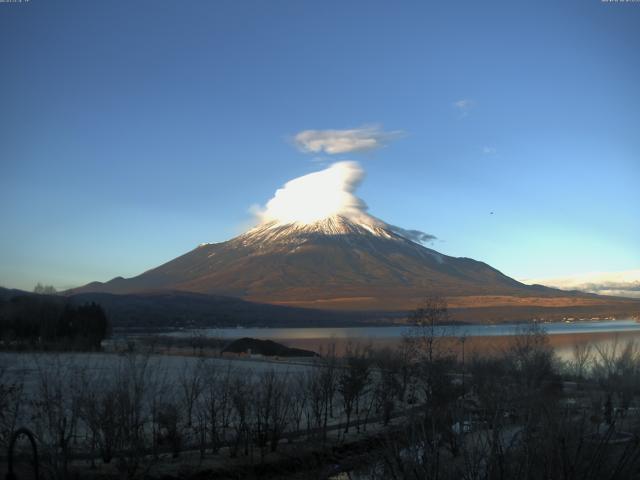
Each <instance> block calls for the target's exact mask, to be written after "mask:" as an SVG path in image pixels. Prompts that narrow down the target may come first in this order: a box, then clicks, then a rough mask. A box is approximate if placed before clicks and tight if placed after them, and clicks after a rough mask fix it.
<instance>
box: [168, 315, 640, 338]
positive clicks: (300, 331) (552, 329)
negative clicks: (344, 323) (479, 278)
mask: <svg viewBox="0 0 640 480" xmlns="http://www.w3.org/2000/svg"><path fill="white" fill-rule="evenodd" d="M542 325H543V327H544V329H545V330H546V331H547V333H549V334H551V335H565V334H576V333H599V332H607V333H612V332H640V323H638V322H636V321H635V320H631V319H629V320H594V321H581V322H572V323H566V322H555V323H544V324H542ZM519 328H522V325H521V324H500V325H447V326H440V327H436V335H446V336H453V337H459V336H463V335H464V336H467V337H493V336H505V335H515V334H516V333H517V331H518V329H519ZM411 330H412V327H410V326H396V327H338V328H333V327H331V328H209V329H205V330H201V331H200V332H201V333H203V334H205V335H206V336H210V337H219V338H239V337H251V338H260V339H269V340H287V339H322V338H358V339H367V338H372V339H375V338H401V337H403V336H404V335H407V334H409V333H410V332H411ZM172 335H191V333H184V332H177V333H173V334H172Z"/></svg>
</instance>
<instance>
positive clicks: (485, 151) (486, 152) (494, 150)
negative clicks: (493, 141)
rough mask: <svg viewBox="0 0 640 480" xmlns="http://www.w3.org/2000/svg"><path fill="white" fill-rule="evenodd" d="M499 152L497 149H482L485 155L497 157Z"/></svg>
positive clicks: (486, 147) (485, 147)
mask: <svg viewBox="0 0 640 480" xmlns="http://www.w3.org/2000/svg"><path fill="white" fill-rule="evenodd" d="M497 152H498V150H497V149H496V148H495V147H488V146H484V147H482V153H484V154H485V155H495V154H496V153H497Z"/></svg>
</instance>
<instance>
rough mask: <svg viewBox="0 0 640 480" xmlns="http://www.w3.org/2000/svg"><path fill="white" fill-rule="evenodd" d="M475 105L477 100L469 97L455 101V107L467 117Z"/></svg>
mask: <svg viewBox="0 0 640 480" xmlns="http://www.w3.org/2000/svg"><path fill="white" fill-rule="evenodd" d="M475 105H476V102H475V101H473V100H470V99H468V98H462V99H460V100H456V101H455V102H453V108H455V109H456V110H457V111H458V112H459V113H460V116H461V117H466V116H467V115H469V112H470V111H471V109H472V108H473V107H475Z"/></svg>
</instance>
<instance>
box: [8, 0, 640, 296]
mask: <svg viewBox="0 0 640 480" xmlns="http://www.w3.org/2000/svg"><path fill="white" fill-rule="evenodd" d="M639 48H640V4H638V3H602V2H600V1H599V0H579V1H563V2H557V1H537V2H513V1H509V2H491V1H488V2H476V1H469V2H465V1H459V2H423V1H415V2H388V1H372V0H367V1H352V2H345V1H323V2H310V1H294V0H290V1H270V2H264V1H254V2H247V1H242V0H233V1H215V2H211V1H195V0H194V1H186V2H165V1H158V0H155V1H153V2H151V1H145V0H139V1H131V2H86V1H56V2H53V1H50V0H47V1H45V0H31V1H29V2H24V3H0V216H1V217H0V218H1V219H2V227H1V230H0V231H1V234H0V285H3V286H7V287H19V288H27V289H31V288H33V285H34V284H35V283H36V282H38V281H40V282H44V283H47V284H53V285H55V286H57V287H58V288H64V287H69V286H74V285H79V284H83V283H86V282H89V281H92V280H107V279H109V278H112V277H114V276H117V275H122V276H132V275H135V274H137V273H140V272H141V271H143V270H146V269H148V268H151V267H154V266H156V265H158V264H160V263H163V262H165V261H167V260H169V259H171V258H173V257H175V256H177V255H180V254H182V253H184V252H186V251H188V250H190V249H191V248H193V247H194V246H196V245H197V244H198V243H200V242H207V241H208V242H212V241H222V240H226V239H228V238H230V237H232V236H234V235H236V234H238V233H240V232H241V231H242V230H244V229H245V228H246V227H247V226H249V225H250V224H251V221H252V217H251V214H250V213H249V208H250V206H251V205H254V204H261V205H264V204H265V203H266V202H267V200H268V199H269V198H271V196H272V195H273V193H274V191H275V190H276V189H277V188H278V187H280V186H282V185H283V184H284V183H285V182H286V181H288V180H290V179H292V178H294V177H298V176H301V175H304V174H306V173H309V172H312V171H314V170H317V169H319V168H322V167H323V164H325V165H326V164H328V162H329V160H327V159H326V158H324V157H322V156H321V158H320V159H318V158H317V156H314V155H309V154H305V153H303V152H301V151H300V150H299V149H297V148H295V146H294V145H293V142H292V138H293V136H295V135H296V134H297V133H298V132H300V131H303V130H307V129H351V128H358V127H361V126H366V125H380V126H382V128H384V130H385V131H402V132H404V134H403V135H402V136H401V138H396V139H395V140H394V141H392V142H389V144H388V145H387V146H386V147H385V148H382V149H379V150H377V151H375V152H366V153H359V152H351V153H349V154H343V155H340V154H337V155H333V156H332V158H331V160H330V161H338V160H356V161H358V162H360V164H361V165H362V167H363V168H364V169H365V170H366V175H367V176H366V179H365V181H364V183H363V184H362V186H361V187H360V189H359V190H358V195H359V196H360V197H362V198H363V199H364V200H365V201H366V202H367V204H368V205H369V209H370V212H371V213H372V214H373V215H375V216H377V217H379V218H382V219H384V220H386V221H387V222H389V223H391V224H394V225H400V226H402V227H404V228H409V229H419V230H423V231H425V232H428V233H430V234H433V235H435V236H436V237H437V238H438V239H437V240H436V241H435V242H433V243H432V244H431V245H430V246H431V247H432V248H435V249H436V250H439V251H441V252H443V253H446V254H449V255H454V256H467V257H472V258H475V259H478V260H482V261H485V262H487V263H489V264H491V265H493V266H495V267H496V268H498V269H500V270H502V271H503V272H504V273H506V274H508V275H511V276H514V277H518V278H532V277H533V278H535V277H551V276H561V275H569V274H575V273H581V272H590V271H619V270H629V269H637V268H640V215H639V214H640V206H639V205H640V194H639V193H638V192H639V191H640V189H639V186H640V90H639V89H638V86H639V85H640V55H638V50H639ZM318 160H320V161H318ZM492 211H493V212H494V214H493V215H491V214H490V212H492Z"/></svg>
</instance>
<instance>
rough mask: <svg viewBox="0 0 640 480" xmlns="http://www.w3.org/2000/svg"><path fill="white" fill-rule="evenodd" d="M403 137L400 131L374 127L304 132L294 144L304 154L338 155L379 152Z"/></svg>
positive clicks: (299, 134)
mask: <svg viewBox="0 0 640 480" xmlns="http://www.w3.org/2000/svg"><path fill="white" fill-rule="evenodd" d="M401 135H402V132H400V131H394V132H385V131H383V130H382V128H381V127H379V126H375V125H374V126H364V127H360V128H353V129H349V130H304V131H302V132H300V133H298V134H297V135H296V136H295V137H294V142H295V144H296V145H297V147H298V148H300V150H302V151H303V152H307V153H326V154H329V155H336V154H340V153H350V152H366V151H371V150H377V149H379V148H382V147H384V146H386V145H387V144H388V143H389V142H390V141H391V140H394V139H396V138H398V137H400V136H401Z"/></svg>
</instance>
